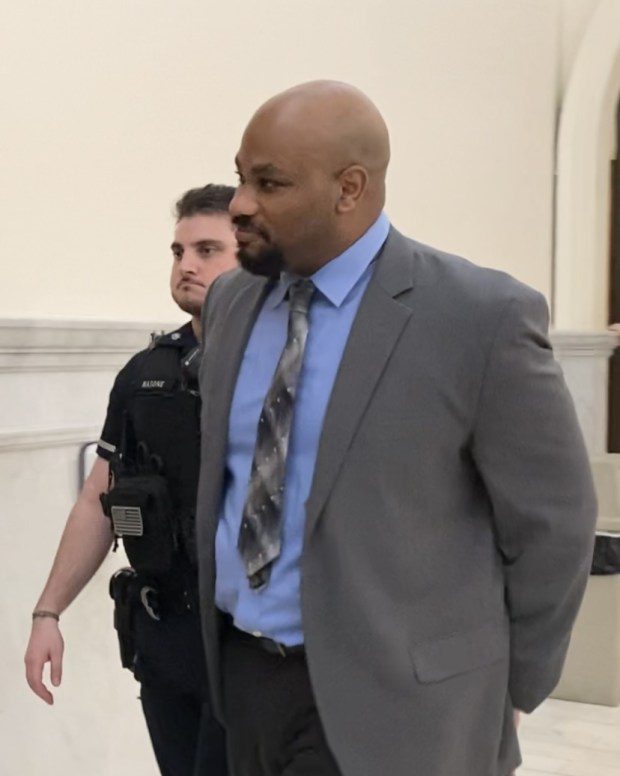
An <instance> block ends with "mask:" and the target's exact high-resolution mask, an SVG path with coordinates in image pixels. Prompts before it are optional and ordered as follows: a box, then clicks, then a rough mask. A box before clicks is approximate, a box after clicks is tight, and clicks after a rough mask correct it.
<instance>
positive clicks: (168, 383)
mask: <svg viewBox="0 0 620 776" xmlns="http://www.w3.org/2000/svg"><path fill="white" fill-rule="evenodd" d="M173 387H174V381H173V380H157V379H153V380H143V381H142V383H141V385H140V390H141V391H171V390H172V388H173Z"/></svg>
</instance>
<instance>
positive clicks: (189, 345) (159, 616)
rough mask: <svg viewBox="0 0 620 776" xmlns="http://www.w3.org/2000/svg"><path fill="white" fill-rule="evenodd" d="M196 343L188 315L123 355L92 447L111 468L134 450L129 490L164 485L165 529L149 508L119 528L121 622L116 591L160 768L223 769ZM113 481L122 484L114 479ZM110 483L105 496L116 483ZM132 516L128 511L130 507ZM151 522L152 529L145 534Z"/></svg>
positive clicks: (178, 775)
mask: <svg viewBox="0 0 620 776" xmlns="http://www.w3.org/2000/svg"><path fill="white" fill-rule="evenodd" d="M197 344H198V343H197V340H196V338H195V336H194V334H193V330H192V327H191V324H189V323H188V324H186V325H185V326H183V327H182V328H180V329H178V330H177V331H174V332H171V333H170V334H166V335H162V336H161V337H158V338H156V339H154V341H153V343H152V344H151V346H150V347H149V348H148V349H147V350H143V351H141V352H140V353H138V354H137V355H135V356H134V357H133V358H132V359H131V360H130V361H129V362H128V363H127V365H126V366H125V367H124V368H123V369H122V370H121V372H120V373H119V374H118V376H117V378H116V381H115V383H114V387H113V388H112V392H111V394H110V401H109V405H108V412H107V416H106V421H105V425H104V427H103V431H102V434H101V439H100V440H99V443H98V446H97V453H98V455H100V456H101V457H102V458H105V459H106V460H108V461H110V467H111V470H112V471H113V472H115V474H116V473H117V472H120V471H122V466H123V464H124V463H125V462H126V461H123V459H128V458H129V457H130V455H129V447H130V446H132V450H133V453H132V456H131V457H133V458H135V459H136V460H137V461H138V468H137V470H136V471H134V472H133V475H136V476H131V475H130V476H128V477H127V478H126V480H125V482H126V483H128V484H129V488H130V489H131V487H133V484H134V483H138V485H137V490H138V492H139V491H140V488H142V487H143V486H142V482H143V480H144V481H146V482H149V481H150V480H149V477H151V478H152V479H153V477H154V481H155V480H159V481H160V482H163V483H165V484H164V486H163V487H164V489H165V491H166V500H167V503H168V505H169V512H170V515H171V517H172V519H171V520H170V523H171V527H170V530H168V524H167V523H164V522H157V520H159V519H160V518H159V517H158V515H155V518H154V519H153V516H152V515H151V516H149V515H148V514H146V513H147V512H148V510H146V509H145V510H144V512H145V514H144V515H142V516H140V518H139V519H140V521H141V520H142V518H143V520H144V525H142V524H141V525H140V530H139V531H137V532H135V531H134V535H133V536H130V537H129V538H128V537H127V536H126V535H124V534H123V537H124V538H123V541H124V543H125V549H126V551H127V555H128V557H129V559H130V562H131V563H132V565H133V566H134V567H135V569H136V570H137V573H134V572H133V571H130V570H126V571H124V572H121V576H120V577H118V579H117V580H116V582H123V581H127V582H129V586H128V587H126V588H125V589H124V591H123V594H122V595H123V597H127V599H128V606H127V609H126V610H124V613H123V618H124V620H125V622H124V624H122V623H121V624H120V625H119V615H120V614H121V612H120V606H119V600H118V595H115V598H117V610H116V613H115V624H116V627H117V628H118V629H119V638H121V630H122V629H123V628H125V629H126V630H127V631H128V632H129V639H128V640H127V638H125V643H124V645H123V639H122V638H121V654H122V657H123V665H125V666H126V667H128V668H130V669H131V670H132V671H133V672H134V675H135V677H136V679H137V680H138V681H139V682H140V684H141V701H142V708H143V711H144V716H145V718H146V722H147V726H148V729H149V734H150V737H151V741H152V744H153V749H154V750H155V756H156V758H157V762H158V765H159V768H160V770H161V773H162V774H165V776H185V775H186V774H187V776H194V775H195V776H198V774H200V775H201V776H224V774H226V763H225V744H224V735H223V731H222V730H221V728H220V727H219V725H218V724H217V722H216V721H215V720H214V718H213V717H212V715H211V712H210V708H209V703H208V688H207V678H206V668H205V659H204V654H203V648H202V639H201V631H200V616H199V611H198V593H197V586H198V579H197V566H196V559H195V540H194V510H195V500H196V489H197V485H198V472H199V454H200V439H199V435H200V423H199V421H200V417H199V416H200V399H199V397H198V395H197V386H196V385H195V384H193V383H192V380H191V378H190V377H189V373H188V371H187V370H186V369H185V368H184V366H185V361H186V360H187V358H188V354H191V353H192V352H193V351H194V349H195V348H196V347H197ZM119 462H120V463H119ZM153 473H154V474H153ZM141 475H144V476H143V477H141ZM152 475H153V476H152ZM136 477H137V478H136ZM117 482H118V483H121V484H122V481H121V480H120V479H117ZM111 485H112V490H111V491H110V496H112V493H113V488H114V483H111ZM103 498H104V502H105V498H106V497H105V496H104V497H103ZM160 500H161V499H160ZM121 501H122V498H121ZM104 508H106V504H105V503H104ZM107 511H110V507H109V506H108V507H107ZM134 511H135V510H134ZM129 514H130V517H132V515H133V513H131V512H130V513H129ZM162 519H163V518H162ZM149 521H150V526H149ZM153 524H155V525H156V528H155V530H154V531H153V530H151V531H150V533H149V527H150V528H152V525H153ZM122 530H123V529H121V531H122ZM130 533H131V531H130ZM136 533H137V534H139V535H135V534H136ZM145 542H150V543H151V545H153V542H155V544H156V551H157V553H159V554H160V555H161V556H162V558H163V560H158V561H157V563H156V564H155V565H156V566H157V565H158V566H159V567H161V568H159V567H157V568H155V571H153V564H151V563H150V561H149V562H145V563H146V571H145V570H144V569H143V568H141V563H142V560H141V558H142V555H141V552H142V550H143V548H145V547H147V544H146V543H145ZM151 551H152V546H150V549H149V550H148V552H151ZM142 554H143V553H142ZM136 559H137V560H136ZM112 585H114V578H113V581H112ZM117 587H118V586H117ZM127 635H128V634H127V633H125V636H127ZM123 651H124V655H123Z"/></svg>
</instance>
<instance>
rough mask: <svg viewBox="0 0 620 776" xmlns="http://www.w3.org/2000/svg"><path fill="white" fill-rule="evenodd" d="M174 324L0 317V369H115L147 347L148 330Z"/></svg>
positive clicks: (69, 370)
mask: <svg viewBox="0 0 620 776" xmlns="http://www.w3.org/2000/svg"><path fill="white" fill-rule="evenodd" d="M178 326H179V324H178V323H161V322H123V321H97V320H92V321H85V320H74V321H68V320H64V321H63V320H54V319H51V320H45V319H7V318H5V319H0V372H67V371H68V372H74V371H109V370H115V369H119V368H120V367H121V366H123V364H124V363H125V362H126V361H127V359H128V358H130V357H131V356H132V355H133V354H134V353H136V352H138V351H139V350H142V349H143V348H145V347H147V345H148V343H149V341H150V335H151V332H154V331H156V332H160V331H170V330H171V329H174V328H177V327H178Z"/></svg>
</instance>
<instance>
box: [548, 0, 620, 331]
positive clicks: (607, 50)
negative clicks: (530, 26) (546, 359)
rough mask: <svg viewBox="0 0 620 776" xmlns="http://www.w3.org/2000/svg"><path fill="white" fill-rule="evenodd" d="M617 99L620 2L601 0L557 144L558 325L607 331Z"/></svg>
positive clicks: (570, 84)
mask: <svg viewBox="0 0 620 776" xmlns="http://www.w3.org/2000/svg"><path fill="white" fill-rule="evenodd" d="M619 94H620V2H618V0H601V3H600V4H599V6H598V7H597V9H596V11H595V12H594V14H593V16H592V19H591V21H590V25H589V27H588V29H587V31H586V33H585V35H584V38H583V41H582V43H581V46H580V49H579V52H578V54H577V57H576V59H575V63H574V66H573V69H572V71H571V76H570V79H569V82H568V85H567V89H566V92H565V95H564V99H563V102H562V112H561V116H560V125H559V132H558V145H557V165H556V171H557V176H558V177H557V197H556V219H555V221H556V229H555V257H554V293H553V311H554V324H555V327H556V328H557V329H559V330H572V331H583V332H587V331H590V332H593V331H602V330H604V329H605V327H606V326H607V323H608V310H609V231H610V185H609V183H610V181H609V166H610V161H611V160H612V159H613V158H614V156H615V146H616V137H615V124H616V122H615V114H616V106H617V102H618V95H619Z"/></svg>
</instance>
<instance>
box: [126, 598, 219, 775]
mask: <svg viewBox="0 0 620 776" xmlns="http://www.w3.org/2000/svg"><path fill="white" fill-rule="evenodd" d="M135 637H136V667H135V676H136V679H137V680H138V681H139V682H140V684H141V690H140V700H141V702H142V710H143V712H144V717H145V719H146V723H147V727H148V731H149V736H150V738H151V743H152V745H153V751H154V752H155V758H156V760H157V764H158V766H159V770H160V772H161V774H162V776H227V773H228V770H227V765H226V743H225V737H224V731H223V730H222V728H221V726H220V725H219V724H218V723H217V721H216V720H215V718H214V717H213V715H212V713H211V708H210V705H209V702H208V686H207V679H206V666H205V658H204V652H203V648H202V637H201V633H200V622H199V618H198V615H197V614H193V613H189V612H188V613H184V614H174V615H168V616H166V617H164V618H162V620H161V621H159V622H158V621H155V620H152V619H151V618H150V617H149V616H148V615H147V613H146V612H145V611H144V609H142V607H140V608H139V609H138V610H137V611H136V620H135Z"/></svg>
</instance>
